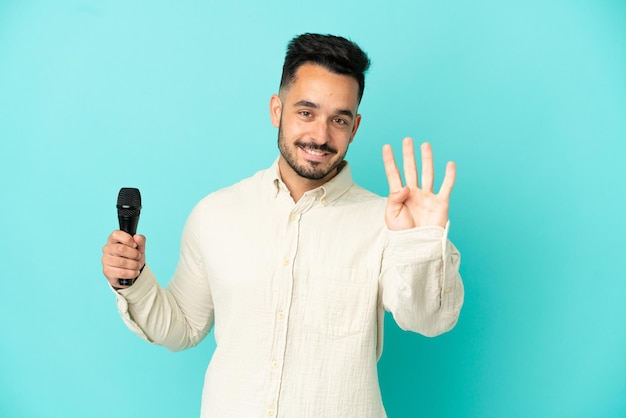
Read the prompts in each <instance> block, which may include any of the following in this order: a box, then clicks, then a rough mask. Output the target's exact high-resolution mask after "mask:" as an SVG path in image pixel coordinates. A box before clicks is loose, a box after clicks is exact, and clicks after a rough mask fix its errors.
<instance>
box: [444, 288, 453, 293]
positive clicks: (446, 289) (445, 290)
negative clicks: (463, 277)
mask: <svg viewBox="0 0 626 418" xmlns="http://www.w3.org/2000/svg"><path fill="white" fill-rule="evenodd" d="M451 290H452V288H450V287H446V288H445V289H444V292H446V293H450V291H451Z"/></svg>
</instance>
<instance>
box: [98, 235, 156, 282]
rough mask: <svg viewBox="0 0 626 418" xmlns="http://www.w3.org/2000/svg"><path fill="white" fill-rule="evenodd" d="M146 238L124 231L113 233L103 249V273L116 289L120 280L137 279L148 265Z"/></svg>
mask: <svg viewBox="0 0 626 418" xmlns="http://www.w3.org/2000/svg"><path fill="white" fill-rule="evenodd" d="M145 252H146V237H144V236H143V235H135V236H131V235H130V234H128V233H126V232H124V231H119V230H118V231H113V233H112V234H111V235H109V239H108V240H107V243H106V245H105V246H104V247H103V248H102V272H103V273H104V275H105V276H106V278H107V280H108V281H109V283H110V284H111V286H113V287H114V288H118V289H119V288H125V287H128V286H121V285H120V283H119V279H135V278H137V276H139V273H140V271H141V269H142V268H143V266H144V265H145V264H146V255H145Z"/></svg>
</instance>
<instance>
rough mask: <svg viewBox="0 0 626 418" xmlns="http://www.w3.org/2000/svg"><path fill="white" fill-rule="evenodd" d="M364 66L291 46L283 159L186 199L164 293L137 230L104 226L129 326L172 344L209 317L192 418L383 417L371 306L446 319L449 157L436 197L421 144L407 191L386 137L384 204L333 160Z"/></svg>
mask: <svg viewBox="0 0 626 418" xmlns="http://www.w3.org/2000/svg"><path fill="white" fill-rule="evenodd" d="M368 66H369V59H368V58H367V55H366V54H365V53H364V52H363V51H362V50H361V49H360V48H359V47H358V46H357V45H356V44H354V43H352V42H350V41H348V40H346V39H344V38H341V37H335V36H323V35H315V34H305V35H301V36H299V37H296V38H294V39H293V40H292V41H291V42H290V44H289V46H288V50H287V55H286V58H285V64H284V67H283V76H282V80H281V85H280V91H279V94H278V95H273V96H272V97H271V99H270V116H271V120H272V123H273V125H274V126H275V127H276V128H278V147H279V149H280V156H279V157H278V159H277V160H276V162H275V163H274V164H273V165H272V167H270V168H269V169H267V170H263V171H260V172H258V173H257V174H255V175H254V176H253V177H251V178H248V179H245V180H242V181H241V182H239V183H237V184H235V185H233V186H231V187H228V188H226V189H223V190H220V191H217V192H215V193H212V194H210V195H209V196H207V197H206V198H204V199H203V200H202V201H201V202H200V203H199V204H198V205H197V206H196V207H195V208H194V210H193V211H192V213H191V215H190V217H189V219H188V221H187V224H186V226H185V229H184V232H183V237H182V242H181V254H180V260H179V265H178V268H177V270H176V273H175V274H174V277H173V278H172V279H171V280H170V282H169V284H168V286H167V288H166V289H163V288H161V287H160V286H159V284H158V282H157V281H156V280H155V278H154V275H153V273H152V271H151V270H150V268H149V266H148V265H146V264H145V256H144V253H145V238H144V237H143V236H139V235H137V236H135V237H134V238H133V237H131V236H130V235H128V234H126V233H124V232H121V231H114V232H113V233H112V234H111V236H110V237H109V240H108V242H107V244H106V246H105V247H104V248H103V257H102V263H103V269H104V274H105V276H106V277H107V279H108V281H109V283H110V285H111V286H112V287H113V288H114V289H116V293H117V302H118V307H119V310H120V313H121V315H122V317H123V319H124V321H125V322H126V324H127V325H128V326H129V328H130V329H131V330H133V331H134V332H136V333H137V334H138V335H139V336H141V337H142V338H144V339H146V340H147V341H150V342H153V343H156V344H160V345H164V346H165V347H167V348H169V349H171V350H182V349H185V348H188V347H192V346H194V345H195V344H197V343H198V342H199V341H200V340H202V338H204V336H206V335H207V333H208V332H209V331H210V330H211V328H212V327H214V332H215V340H216V343H217V347H216V350H215V353H214V354H213V358H212V359H211V363H210V365H209V368H208V370H207V373H206V380H205V386H204V391H203V399H202V417H219V418H231V417H232V418H242V417H259V416H269V417H272V416H279V417H285V418H307V417H315V418H319V417H341V418H347V417H355V418H381V417H384V416H386V415H385V411H384V408H383V404H382V401H381V396H380V389H379V386H378V377H377V372H376V362H377V360H378V359H379V357H380V355H381V351H382V342H383V340H382V339H383V316H384V311H385V310H387V311H390V312H391V313H392V314H393V316H394V319H395V320H396V322H397V323H398V325H399V326H400V327H401V328H403V329H407V330H412V331H415V332H419V333H422V334H424V335H428V336H434V335H438V334H440V333H443V332H446V331H448V330H450V329H451V328H452V327H453V326H454V325H455V324H456V322H457V319H458V315H459V312H460V309H461V306H462V304H463V285H462V282H461V278H460V276H459V273H458V268H459V254H458V252H457V250H456V249H455V248H454V246H453V245H452V244H451V243H450V242H449V241H448V239H447V225H448V202H449V197H450V193H451V191H452V186H453V184H454V178H455V166H454V164H453V163H448V166H447V168H446V174H445V178H444V180H443V184H442V186H441V189H440V191H439V193H438V194H435V193H434V192H433V164H432V153H431V149H430V146H429V145H428V144H424V145H422V148H421V152H422V174H421V187H419V186H418V176H417V169H416V165H415V158H414V151H413V143H412V140H411V139H410V138H406V139H405V140H404V142H403V160H404V174H405V180H406V186H403V185H402V181H401V178H400V174H399V171H398V169H397V167H396V164H395V162H394V159H393V154H392V151H391V148H390V147H389V146H388V145H386V146H385V147H383V159H384V163H385V171H386V174H387V178H388V181H389V188H390V195H389V197H388V198H387V199H384V198H381V197H379V196H376V195H374V194H373V193H370V192H368V191H366V190H365V189H362V188H361V187H359V186H358V185H356V184H354V183H353V181H352V176H351V174H350V166H349V164H348V163H347V162H346V161H344V156H345V155H346V152H347V150H348V146H349V145H350V143H351V142H352V140H353V139H354V136H355V135H356V132H357V130H358V128H359V123H360V121H361V115H359V114H358V107H359V103H360V100H361V97H362V94H363V88H364V73H365V71H366V70H367V68H368ZM135 277H136V278H137V279H136V281H135V282H134V284H133V285H132V286H130V287H127V288H124V287H122V286H120V285H119V282H118V279H119V278H135Z"/></svg>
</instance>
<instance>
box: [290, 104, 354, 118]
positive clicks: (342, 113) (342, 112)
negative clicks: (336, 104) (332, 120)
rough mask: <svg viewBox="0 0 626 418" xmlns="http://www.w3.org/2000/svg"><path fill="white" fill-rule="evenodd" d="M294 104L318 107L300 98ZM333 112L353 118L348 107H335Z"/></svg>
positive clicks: (312, 107)
mask: <svg viewBox="0 0 626 418" xmlns="http://www.w3.org/2000/svg"><path fill="white" fill-rule="evenodd" d="M294 106H296V107H299V106H303V107H310V108H311V109H319V108H320V107H319V105H318V104H317V103H313V102H309V101H308V100H300V101H298V102H296V103H295V105H294ZM335 113H337V114H339V115H344V116H348V117H349V118H350V119H354V114H353V113H352V111H351V110H350V109H337V110H336V111H335Z"/></svg>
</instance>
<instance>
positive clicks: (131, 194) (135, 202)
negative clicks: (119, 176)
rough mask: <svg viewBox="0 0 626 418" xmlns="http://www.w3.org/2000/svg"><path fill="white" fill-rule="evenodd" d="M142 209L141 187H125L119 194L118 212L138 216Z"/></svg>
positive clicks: (128, 215)
mask: <svg viewBox="0 0 626 418" xmlns="http://www.w3.org/2000/svg"><path fill="white" fill-rule="evenodd" d="M140 211H141V193H139V189H135V188H132V187H123V188H121V189H120V193H119V194H118V195H117V214H118V215H119V216H124V217H137V216H139V212H140Z"/></svg>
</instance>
